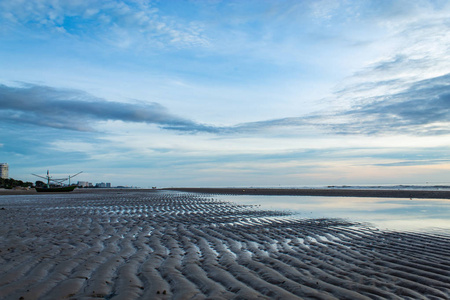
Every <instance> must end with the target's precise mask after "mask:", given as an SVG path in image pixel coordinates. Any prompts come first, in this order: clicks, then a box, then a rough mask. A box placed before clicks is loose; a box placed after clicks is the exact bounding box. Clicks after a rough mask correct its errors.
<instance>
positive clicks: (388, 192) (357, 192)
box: [0, 187, 450, 199]
mask: <svg viewBox="0 0 450 300" xmlns="http://www.w3.org/2000/svg"><path fill="white" fill-rule="evenodd" d="M130 191H135V192H148V193H155V192H157V191H178V192H188V193H199V194H217V195H260V196H326V197H374V198H416V199H450V191H448V190H442V191H439V190H418V189H417V190H416V189H414V190H400V189H399V190H394V189H346V188H339V189H332V188H330V189H315V188H311V189H305V188H301V189H296V188H286V189H283V188H192V187H190V188H183V187H180V188H174V187H172V188H162V189H121V188H110V189H75V190H74V191H73V192H70V193H122V192H130ZM37 194H38V193H37V192H36V190H35V189H29V190H9V189H0V196H2V195H37ZM39 194H49V193H39ZM50 194H52V193H50Z"/></svg>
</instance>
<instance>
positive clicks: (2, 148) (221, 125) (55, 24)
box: [0, 0, 450, 188]
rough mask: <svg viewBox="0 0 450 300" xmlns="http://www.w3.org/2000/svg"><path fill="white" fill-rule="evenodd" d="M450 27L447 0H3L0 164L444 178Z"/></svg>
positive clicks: (192, 173)
mask: <svg viewBox="0 0 450 300" xmlns="http://www.w3.org/2000/svg"><path fill="white" fill-rule="evenodd" d="M448 32H450V1H446V0H444V1H439V0H437V1H431V0H429V1H428V0H416V1H408V0H405V1H403V0H392V1H391V0H385V1H384V0H376V1H375V0H374V1H370V0H357V1H356V0H355V1H351V0H330V1H328V0H316V1H313V0H309V1H301V0H295V1H294V0H292V1H291V0H254V1H253V0H246V1H231V0H230V1H220V0H210V1H208V0H204V1H200V0H191V1H181V0H179V1H178V0H171V1H145V0H138V1H119V0H103V1H96V0H92V1H81V0H71V1H62V0H32V1H28V0H0V162H6V163H8V164H9V169H10V172H9V173H10V174H9V175H10V177H12V178H14V179H20V180H24V181H25V180H26V181H32V182H34V181H36V180H39V178H36V177H33V176H32V175H31V174H32V173H35V174H41V175H45V173H46V171H47V170H50V174H51V175H52V174H53V175H54V176H55V177H58V176H59V177H61V176H67V175H71V174H75V173H78V172H80V171H83V173H82V174H80V175H78V176H77V177H76V180H80V181H89V182H93V183H94V184H95V183H98V182H110V183H111V184H112V185H113V186H116V185H127V186H139V187H143V188H148V187H152V186H157V187H214V186H216V187H227V186H261V187H278V186H327V185H365V184H369V185H379V184H450V35H449V34H448ZM74 179H75V178H74Z"/></svg>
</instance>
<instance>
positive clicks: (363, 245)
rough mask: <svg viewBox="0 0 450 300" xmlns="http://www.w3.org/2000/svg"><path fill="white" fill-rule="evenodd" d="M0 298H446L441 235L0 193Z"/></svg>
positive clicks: (236, 210)
mask: <svg viewBox="0 0 450 300" xmlns="http://www.w3.org/2000/svg"><path fill="white" fill-rule="evenodd" d="M0 207H1V208H2V209H1V210H0V220H1V222H2V226H1V227H0V237H1V238H0V265H1V268H0V299H24V300H27V299H116V300H117V299H429V298H433V299H448V298H449V295H450V276H449V275H450V236H449V235H437V234H426V233H414V232H393V231H380V230H378V229H376V228H370V227H367V226H365V225H363V224H356V223H351V222H348V221H343V220H338V219H294V218H289V216H288V215H289V214H288V213H286V212H280V211H268V210H258V209H256V208H254V207H252V206H245V205H238V204H234V203H228V202H221V201H218V200H215V199H214V198H213V197H212V196H211V195H199V194H198V195H194V194H185V193H174V192H163V191H153V192H150V193H149V192H148V191H139V190H121V191H117V190H115V191H114V192H111V191H103V192H101V191H99V190H97V191H95V192H87V191H83V192H74V193H68V194H36V195H4V196H2V197H0Z"/></svg>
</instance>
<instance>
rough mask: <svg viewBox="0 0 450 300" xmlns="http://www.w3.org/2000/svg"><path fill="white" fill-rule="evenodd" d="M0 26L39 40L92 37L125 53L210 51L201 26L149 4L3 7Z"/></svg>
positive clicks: (48, 1)
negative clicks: (132, 49)
mask: <svg viewBox="0 0 450 300" xmlns="http://www.w3.org/2000/svg"><path fill="white" fill-rule="evenodd" d="M0 25H2V26H1V27H2V30H3V31H4V32H7V31H10V32H15V31H17V30H19V31H21V34H24V33H25V32H28V34H31V35H32V36H33V37H34V38H36V37H39V38H46V37H47V38H48V37H52V38H54V37H56V36H62V37H64V36H65V37H72V38H73V37H75V39H73V40H78V38H79V37H86V36H87V35H88V37H90V38H91V39H93V40H98V39H101V40H103V41H104V42H107V43H108V44H110V45H114V46H116V47H119V48H130V47H132V46H134V47H137V46H140V47H142V46H143V45H145V46H146V47H148V46H151V47H165V46H169V45H171V46H175V47H193V46H207V45H208V40H207V38H205V37H204V36H203V35H202V27H201V26H200V25H199V24H193V23H190V22H184V21H183V20H182V19H174V18H171V17H169V16H167V15H163V14H162V12H161V11H159V10H158V9H157V8H156V7H154V6H153V5H152V4H149V3H147V1H136V2H134V1H133V2H128V1H119V0H117V1H99V0H93V1H88V2H86V1H58V0H56V1H54V0H42V1H26V3H24V2H23V1H18V0H11V1H2V2H0Z"/></svg>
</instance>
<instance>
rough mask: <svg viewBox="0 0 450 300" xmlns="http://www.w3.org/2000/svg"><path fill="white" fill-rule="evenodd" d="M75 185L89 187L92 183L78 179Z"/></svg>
mask: <svg viewBox="0 0 450 300" xmlns="http://www.w3.org/2000/svg"><path fill="white" fill-rule="evenodd" d="M77 186H82V187H89V186H92V183H89V182H87V181H78V182H77Z"/></svg>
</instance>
